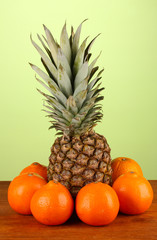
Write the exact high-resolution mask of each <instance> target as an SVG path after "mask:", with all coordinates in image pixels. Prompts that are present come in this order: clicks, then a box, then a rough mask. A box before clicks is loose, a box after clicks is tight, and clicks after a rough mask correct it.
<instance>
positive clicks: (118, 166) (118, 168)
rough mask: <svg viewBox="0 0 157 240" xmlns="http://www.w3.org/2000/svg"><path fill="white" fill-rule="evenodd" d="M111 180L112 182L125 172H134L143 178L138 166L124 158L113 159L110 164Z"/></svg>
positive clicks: (129, 159) (131, 160)
mask: <svg viewBox="0 0 157 240" xmlns="http://www.w3.org/2000/svg"><path fill="white" fill-rule="evenodd" d="M111 166H112V170H113V173H112V180H113V182H114V181H115V180H116V179H117V178H118V177H119V176H120V175H122V174H124V173H127V172H136V173H138V175H140V176H143V173H142V169H141V167H140V166H139V164H138V163H137V162H136V161H135V160H133V159H131V158H126V157H118V158H115V159H114V160H113V161H112V163H111Z"/></svg>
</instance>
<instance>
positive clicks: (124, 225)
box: [0, 180, 157, 240]
mask: <svg viewBox="0 0 157 240" xmlns="http://www.w3.org/2000/svg"><path fill="white" fill-rule="evenodd" d="M150 183H151V185H152V187H153V190H154V200H153V203H152V206H151V207H150V209H149V210H148V211H147V212H145V213H143V214H141V215H135V216H126V215H123V214H119V215H118V217H117V218H116V219H115V221H114V222H112V223H111V224H110V225H107V226H103V227H92V226H88V225H86V224H84V223H82V222H81V221H80V220H79V219H78V218H77V216H76V214H75V213H74V214H73V216H72V217H71V218H70V219H69V220H68V221H67V222H66V223H65V224H63V225H60V226H46V225H42V224H40V223H38V222H37V221H36V220H35V219H34V218H33V216H23V215H20V214H17V213H16V212H14V211H13V210H12V209H11V208H10V206H9V204H8V201H7V189H8V185H9V182H0V239H4V240H13V239H14V240H15V239H19V240H22V239H25V240H29V239H34V240H40V239H42V240H44V239H46V240H49V239H53V240H56V239H57V240H64V239H65V240H66V239H68V240H78V239H79V240H87V239H89V240H102V239H103V240H108V239H110V240H112V239H113V240H123V239H125V240H133V239H134V240H136V239H138V240H143V239H147V240H150V239H153V240H157V180H152V181H150Z"/></svg>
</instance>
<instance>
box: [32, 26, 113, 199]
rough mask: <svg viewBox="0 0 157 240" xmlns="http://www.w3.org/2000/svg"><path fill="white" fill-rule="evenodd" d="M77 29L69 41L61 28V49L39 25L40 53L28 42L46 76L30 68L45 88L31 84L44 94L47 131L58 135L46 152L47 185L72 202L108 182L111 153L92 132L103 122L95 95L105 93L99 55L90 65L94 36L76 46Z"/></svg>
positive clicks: (36, 69)
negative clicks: (66, 194)
mask: <svg viewBox="0 0 157 240" xmlns="http://www.w3.org/2000/svg"><path fill="white" fill-rule="evenodd" d="M82 24H83V22H82V23H81V24H80V25H79V27H78V28H77V30H76V32H75V33H74V30H73V27H71V35H70V37H68V33H67V30H66V23H65V24H64V26H63V29H62V31H61V36H60V45H59V44H58V43H57V42H56V41H55V40H54V38H53V36H52V34H51V32H50V30H49V29H48V28H47V27H46V26H45V25H44V31H45V35H46V37H44V36H43V38H41V37H40V36H39V35H37V36H38V39H39V41H40V43H41V45H42V47H43V48H44V50H45V51H43V50H42V49H41V48H40V47H39V45H37V44H36V43H35V42H34V40H33V39H32V37H31V41H32V44H33V45H34V47H35V48H36V50H37V51H38V53H39V54H40V57H41V62H42V64H43V66H44V68H45V71H43V70H41V69H40V68H38V67H37V66H36V65H34V64H30V65H31V67H32V68H33V70H34V71H35V72H36V73H37V74H38V76H40V77H41V78H42V80H43V81H44V82H43V81H42V80H40V79H39V78H38V77H36V80H37V81H38V82H39V83H40V84H42V85H43V86H44V87H45V88H46V90H47V91H48V92H49V93H44V92H42V91H41V90H39V89H37V90H38V91H39V92H40V93H41V94H42V95H43V96H44V97H45V101H44V107H45V109H44V111H45V112H46V113H47V117H49V118H50V122H51V126H50V129H51V128H55V129H56V130H57V131H58V132H57V135H61V136H59V137H57V139H56V140H55V142H54V143H53V145H52V147H51V155H50V157H49V165H48V171H47V174H48V180H49V181H50V180H54V181H56V182H60V183H61V184H63V185H64V186H65V187H66V188H67V189H69V191H70V192H71V194H72V196H76V194H77V193H78V191H79V190H80V189H81V188H82V187H83V186H84V185H86V184H88V183H91V182H104V183H107V184H111V181H112V180H111V179H112V176H111V175H112V168H111V157H110V147H109V145H108V143H107V141H106V138H105V137H104V136H102V135H100V134H98V133H96V132H95V131H94V129H93V128H94V126H95V125H96V123H97V122H100V121H101V119H102V116H103V114H102V111H101V110H102V109H101V105H100V101H101V100H103V98H104V97H103V96H101V95H100V93H101V91H102V90H103V89H104V88H103V87H100V85H101V82H100V79H101V74H102V72H103V70H100V71H98V68H99V67H98V66H95V64H96V61H97V59H98V57H99V56H100V54H99V56H98V57H96V58H95V59H94V60H93V61H91V62H90V61H89V60H90V58H91V53H90V50H91V47H92V45H93V43H94V41H95V39H96V38H97V36H96V37H95V38H94V39H93V40H92V41H91V42H90V43H89V44H88V45H87V46H86V44H87V38H86V39H85V40H84V41H83V42H82V43H81V44H80V46H79V39H80V33H81V28H82ZM97 71H98V72H97ZM96 72H97V73H96Z"/></svg>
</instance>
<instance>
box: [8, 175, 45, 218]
mask: <svg viewBox="0 0 157 240" xmlns="http://www.w3.org/2000/svg"><path fill="white" fill-rule="evenodd" d="M46 183H47V182H46V181H45V179H44V178H43V177H41V176H40V175H38V174H36V173H25V174H22V175H19V176H17V177H15V178H14V179H13V181H12V182H11V183H10V185H9V188H8V202H9V205H10V206H11V207H12V208H13V209H14V210H15V211H16V212H18V213H20V214H26V215H29V214H31V210H30V202H31V198H32V196H33V194H34V193H35V191H37V190H38V189H39V188H41V187H42V186H43V185H45V184H46Z"/></svg>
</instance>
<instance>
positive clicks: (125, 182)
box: [112, 172, 153, 214]
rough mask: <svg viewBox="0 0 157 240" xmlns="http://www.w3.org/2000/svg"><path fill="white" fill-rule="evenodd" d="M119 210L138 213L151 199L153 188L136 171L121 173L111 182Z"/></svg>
mask: <svg viewBox="0 0 157 240" xmlns="http://www.w3.org/2000/svg"><path fill="white" fill-rule="evenodd" d="M112 187H113V189H114V190H115V191H116V193H117V195H118V198H119V202H120V211H121V212H122V213H125V214H140V213H143V212H145V211H146V210H147V209H148V208H149V207H150V205H151V203H152V200H153V190H152V187H151V185H150V183H149V182H148V181H147V180H146V179H145V178H144V177H142V176H139V175H138V174H137V173H134V172H130V173H126V174H123V175H121V176H120V177H118V178H117V179H116V181H115V182H114V183H113V186H112Z"/></svg>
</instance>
